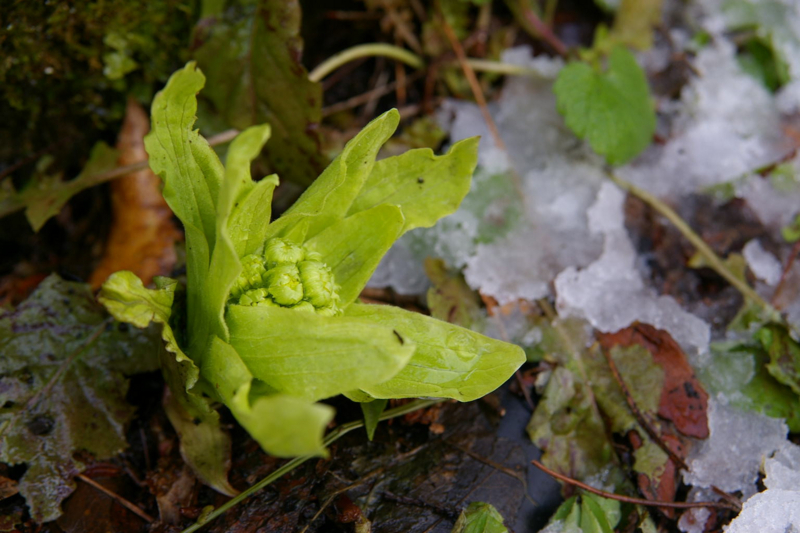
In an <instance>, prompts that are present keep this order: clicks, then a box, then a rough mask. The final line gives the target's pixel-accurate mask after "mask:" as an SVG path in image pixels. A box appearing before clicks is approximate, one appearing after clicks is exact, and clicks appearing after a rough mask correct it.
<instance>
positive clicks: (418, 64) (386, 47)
mask: <svg viewBox="0 0 800 533" xmlns="http://www.w3.org/2000/svg"><path fill="white" fill-rule="evenodd" d="M374 56H381V57H388V58H391V59H395V60H397V61H400V62H403V63H405V64H406V65H408V66H410V67H412V68H422V67H424V66H425V63H424V61H422V58H421V57H420V56H418V55H417V54H415V53H413V52H409V51H408V50H406V49H405V48H400V47H399V46H394V45H392V44H386V43H369V44H359V45H357V46H353V47H351V48H348V49H346V50H343V51H341V52H339V53H338V54H334V55H333V56H331V57H329V58H328V59H326V60H325V61H323V62H322V63H320V64H319V65H317V66H316V67H314V70H312V71H311V72H309V73H308V79H309V80H311V81H315V82H319V81H320V80H322V78H324V77H325V76H327V75H328V74H330V73H331V72H333V71H334V70H336V69H337V68H339V67H341V66H342V65H344V64H346V63H349V62H350V61H353V60H354V59H359V58H362V57H374Z"/></svg>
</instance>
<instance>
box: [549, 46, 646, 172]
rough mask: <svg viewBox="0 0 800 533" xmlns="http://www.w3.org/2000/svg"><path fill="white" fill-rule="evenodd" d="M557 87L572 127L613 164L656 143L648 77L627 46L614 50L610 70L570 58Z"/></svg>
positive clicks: (555, 90)
mask: <svg viewBox="0 0 800 533" xmlns="http://www.w3.org/2000/svg"><path fill="white" fill-rule="evenodd" d="M553 92H555V94H556V99H557V102H558V111H559V112H560V113H561V114H562V115H563V116H564V120H565V121H566V123H567V126H569V128H570V129H571V130H572V131H573V132H574V133H575V135H577V136H578V137H580V138H582V139H586V140H588V141H589V144H590V145H591V146H592V148H593V149H594V151H595V152H597V153H598V154H600V155H603V156H605V158H606V160H607V161H608V162H609V163H610V164H612V165H621V164H623V163H626V162H628V161H630V160H631V159H633V158H634V157H636V156H637V155H639V153H640V152H641V151H642V150H644V149H645V148H647V146H648V145H649V144H650V142H651V140H652V137H653V133H654V132H655V127H656V116H655V112H654V111H653V105H652V103H651V101H650V91H649V88H648V86H647V79H646V78H645V75H644V71H642V69H641V67H639V65H638V64H637V63H636V58H635V57H634V56H633V54H631V53H630V52H629V51H627V50H626V49H624V48H621V47H617V48H615V49H614V50H613V51H612V52H611V55H610V56H609V58H608V68H607V70H606V71H605V72H598V71H597V70H596V69H594V68H592V66H590V65H589V64H587V63H581V62H576V63H570V64H569V65H567V66H565V67H564V68H563V69H561V72H559V74H558V79H556V82H555V84H554V85H553Z"/></svg>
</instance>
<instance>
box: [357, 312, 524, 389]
mask: <svg viewBox="0 0 800 533" xmlns="http://www.w3.org/2000/svg"><path fill="white" fill-rule="evenodd" d="M345 314H346V316H349V317H358V318H361V319H363V320H365V321H371V322H373V323H375V324H381V325H384V326H385V327H391V328H393V330H394V331H396V332H397V336H398V338H401V339H402V340H403V342H404V343H405V344H410V343H416V345H417V348H416V351H415V352H414V356H413V357H412V358H411V361H409V363H408V365H406V366H405V368H403V369H402V370H401V371H400V372H399V373H398V374H397V375H396V376H394V377H393V378H391V379H389V380H388V381H383V382H378V384H375V385H370V386H362V387H360V388H361V389H362V390H364V392H366V393H368V394H369V395H371V396H373V397H375V398H415V397H420V396H424V397H435V398H453V399H456V400H459V401H462V402H469V401H472V400H475V399H477V398H480V397H482V396H485V395H486V394H488V393H490V392H492V391H493V390H495V389H496V388H497V387H499V386H500V385H502V384H503V383H504V382H505V381H506V380H507V379H508V376H510V375H511V374H513V373H514V371H515V370H516V369H517V368H519V367H520V366H521V365H522V363H524V362H525V352H523V351H522V348H520V347H519V346H515V345H513V344H508V343H505V342H501V341H497V340H494V339H490V338H489V337H484V336H483V335H481V334H479V333H475V332H474V331H470V330H467V329H464V328H460V327H458V326H454V325H453V324H448V323H447V322H442V321H440V320H436V319H435V318H431V317H427V316H424V315H421V314H419V313H412V312H410V311H406V310H405V309H401V308H399V307H390V306H384V305H361V304H353V305H351V306H350V307H348V308H347V309H346V310H345Z"/></svg>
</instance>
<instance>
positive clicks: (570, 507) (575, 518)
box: [548, 491, 622, 533]
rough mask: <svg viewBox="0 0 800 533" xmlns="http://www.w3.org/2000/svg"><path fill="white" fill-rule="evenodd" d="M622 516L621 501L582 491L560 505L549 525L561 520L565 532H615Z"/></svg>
mask: <svg viewBox="0 0 800 533" xmlns="http://www.w3.org/2000/svg"><path fill="white" fill-rule="evenodd" d="M621 516H622V514H621V512H620V504H619V501H617V500H612V499H609V498H602V497H600V496H595V495H594V494H591V493H588V492H585V491H581V492H580V494H579V495H577V496H573V497H571V498H569V499H568V500H567V501H565V502H564V503H562V504H561V505H560V506H559V508H558V510H556V512H555V514H554V515H553V517H552V518H551V519H550V522H548V526H549V525H551V524H554V523H556V522H560V523H561V526H562V527H561V529H560V530H559V531H563V532H565V533H567V532H569V533H613V532H614V527H616V525H617V524H618V523H619V520H620V518H621Z"/></svg>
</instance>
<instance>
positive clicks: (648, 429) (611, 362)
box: [600, 348, 689, 471]
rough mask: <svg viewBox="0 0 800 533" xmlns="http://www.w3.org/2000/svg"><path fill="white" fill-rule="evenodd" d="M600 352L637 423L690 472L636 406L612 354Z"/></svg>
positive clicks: (601, 349)
mask: <svg viewBox="0 0 800 533" xmlns="http://www.w3.org/2000/svg"><path fill="white" fill-rule="evenodd" d="M600 351H601V352H603V355H604V356H605V358H606V361H607V362H608V368H609V369H611V373H612V374H613V375H614V379H615V380H616V382H617V384H618V385H619V387H620V388H621V389H622V394H623V395H624V396H625V401H626V402H628V407H629V408H630V410H631V412H632V413H633V416H634V418H636V421H637V422H639V425H640V426H642V427H643V428H644V430H645V431H646V432H647V434H648V435H649V436H650V438H651V439H652V440H653V442H655V443H656V444H658V447H659V448H661V449H662V450H664V453H666V454H667V455H668V456H669V457H670V459H672V462H674V463H675V464H676V465H678V466H680V467H681V468H682V469H684V470H687V471H688V470H689V465H687V464H686V462H685V461H684V460H683V459H682V458H681V457H680V456H678V454H676V453H675V452H674V451H672V449H671V448H670V447H669V446H667V443H666V442H664V440H663V439H662V438H661V436H660V435H659V434H658V432H657V431H656V430H655V428H653V426H652V425H651V424H650V422H649V421H648V420H647V419H646V418H645V416H644V413H642V412H641V411H640V410H639V407H638V406H637V405H636V401H635V400H634V399H633V395H632V394H631V391H630V389H628V386H627V385H626V384H625V380H623V379H622V375H620V373H619V370H618V369H617V364H616V363H615V362H614V358H613V357H611V353H609V351H608V350H606V349H604V348H600Z"/></svg>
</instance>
